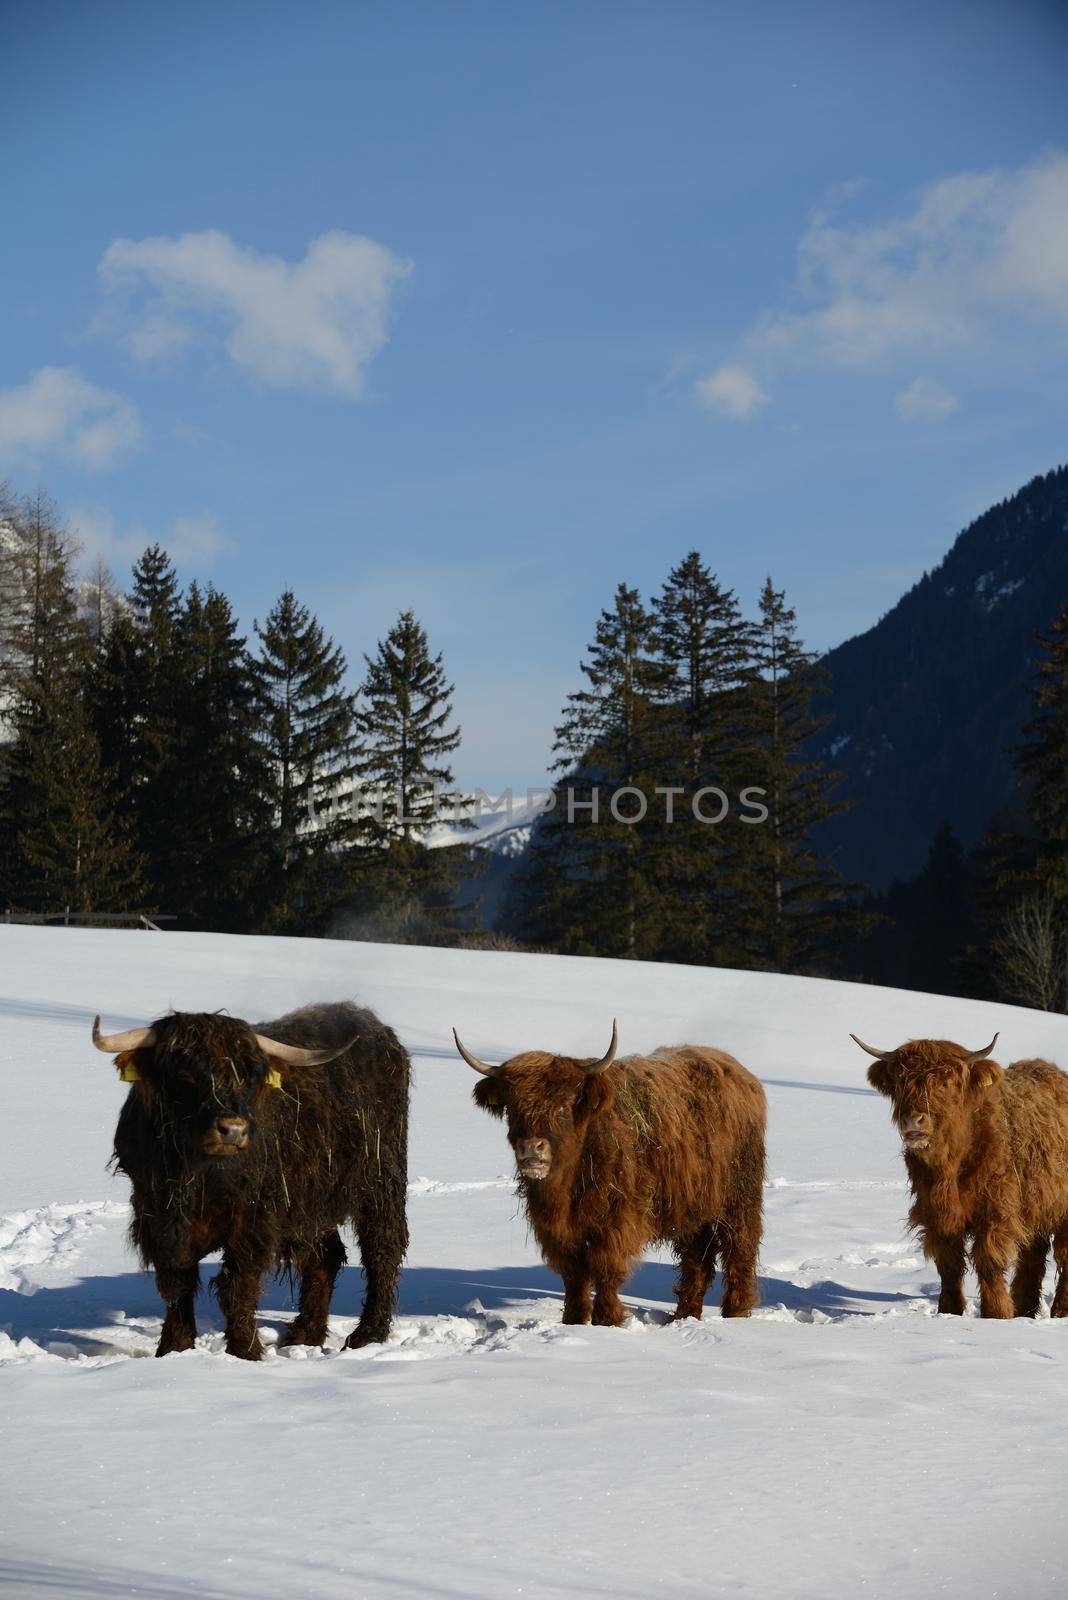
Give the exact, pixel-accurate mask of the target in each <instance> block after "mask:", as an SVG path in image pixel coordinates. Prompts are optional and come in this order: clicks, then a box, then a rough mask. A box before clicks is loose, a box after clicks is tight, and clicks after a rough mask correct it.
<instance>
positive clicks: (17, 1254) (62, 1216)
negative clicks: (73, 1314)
mask: <svg viewBox="0 0 1068 1600" xmlns="http://www.w3.org/2000/svg"><path fill="white" fill-rule="evenodd" d="M129 1209H130V1208H129V1206H127V1205H124V1204H122V1203H121V1202H118V1201H115V1200H90V1201H80V1202H79V1203H78V1204H77V1205H61V1204H59V1203H58V1202H56V1203H54V1204H52V1205H48V1206H38V1207H37V1208H36V1210H33V1211H14V1212H11V1213H9V1215H7V1216H6V1217H0V1289H13V1290H15V1292H16V1293H17V1294H33V1293H34V1292H35V1290H36V1289H38V1288H39V1287H40V1285H39V1283H38V1282H37V1281H36V1280H35V1276H34V1274H35V1273H36V1272H40V1271H41V1270H42V1269H43V1268H52V1267H57V1266H66V1265H67V1264H68V1263H69V1262H71V1261H72V1260H73V1259H74V1258H75V1257H76V1256H77V1255H78V1254H79V1253H80V1251H81V1248H82V1245H83V1244H84V1243H85V1241H86V1239H87V1238H88V1237H89V1235H90V1234H92V1233H95V1232H96V1231H97V1230H98V1229H99V1228H101V1227H102V1226H104V1225H105V1224H106V1223H107V1222H108V1221H110V1220H111V1219H113V1218H122V1219H123V1220H124V1221H125V1219H126V1217H128V1215H129Z"/></svg>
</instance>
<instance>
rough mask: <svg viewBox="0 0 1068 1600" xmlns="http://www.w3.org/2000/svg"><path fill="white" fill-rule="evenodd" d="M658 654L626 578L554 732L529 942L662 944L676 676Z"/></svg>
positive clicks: (531, 886) (533, 870)
mask: <svg viewBox="0 0 1068 1600" xmlns="http://www.w3.org/2000/svg"><path fill="white" fill-rule="evenodd" d="M655 652H656V632H655V628H654V624H653V618H652V616H651V614H650V612H649V611H648V610H647V608H646V607H645V606H644V605H643V604H642V601H641V597H640V595H639V593H638V591H637V590H636V589H631V588H628V587H627V585H626V584H620V585H619V587H618V589H617V590H616V594H615V598H614V602H613V605H612V607H611V609H610V610H607V611H602V613H601V616H600V619H599V621H598V623H597V627H596V632H595V637H594V640H593V643H592V645H591V646H590V651H589V661H587V662H583V663H582V672H583V674H584V675H585V677H586V680H587V684H588V687H587V688H585V689H581V690H578V691H577V692H576V693H574V694H571V695H569V696H568V700H567V705H566V707H565V710H564V716H563V720H562V722H561V724H560V726H559V727H558V728H557V730H556V745H555V749H556V752H557V757H558V759H557V761H556V764H555V768H554V770H555V771H556V772H558V773H559V774H561V776H560V778H559V779H558V781H557V783H556V785H555V789H554V805H553V808H552V809H551V810H550V811H549V812H548V813H547V814H546V815H545V816H544V817H543V818H542V819H541V820H540V822H539V826H538V828H537V829H536V831H535V836H534V839H533V841H532V847H531V860H530V865H529V867H528V870H527V872H526V874H525V875H524V888H523V901H524V911H523V922H524V929H525V932H526V934H527V936H528V937H529V938H530V939H532V940H533V941H534V942H537V943H541V944H547V945H549V946H550V947H552V948H554V949H558V950H562V951H567V952H573V953H576V954H597V955H612V956H626V957H652V956H655V955H657V954H658V953H659V951H660V948H661V944H662V939H663V933H664V923H663V911H664V892H665V884H664V878H663V874H662V866H663V860H664V851H665V848H666V843H665V841H666V836H667V835H669V834H670V826H669V825H665V824H664V822H663V820H662V819H663V809H662V808H663V799H662V797H661V796H658V795H657V794H656V789H657V787H658V786H659V785H660V784H661V782H662V777H661V774H662V757H663V736H664V697H665V693H666V690H667V687H668V684H669V681H670V680H669V675H668V674H667V673H666V672H665V669H664V667H663V665H662V663H661V662H660V661H659V660H658V659H657V656H656V653H655ZM620 790H629V791H631V793H629V794H627V795H625V796H624V795H621V794H619V791H620ZM613 801H614V802H615V809H614V810H613ZM632 818H640V820H635V821H632V820H628V819H632Z"/></svg>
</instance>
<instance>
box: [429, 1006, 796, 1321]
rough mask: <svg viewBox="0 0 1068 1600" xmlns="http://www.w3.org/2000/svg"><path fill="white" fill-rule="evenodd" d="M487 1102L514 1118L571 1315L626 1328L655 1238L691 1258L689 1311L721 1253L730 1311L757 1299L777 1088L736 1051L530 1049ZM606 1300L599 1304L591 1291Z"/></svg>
mask: <svg viewBox="0 0 1068 1600" xmlns="http://www.w3.org/2000/svg"><path fill="white" fill-rule="evenodd" d="M454 1037H455V1038H456V1047H457V1049H458V1050H459V1052H460V1054H461V1055H462V1056H463V1058H464V1060H465V1061H466V1062H467V1064H468V1066H471V1067H474V1069H475V1071H476V1072H480V1073H482V1075H483V1080H482V1082H481V1083H479V1084H476V1085H475V1090H474V1099H475V1104H476V1105H478V1106H481V1107H482V1109H483V1110H484V1111H488V1112H490V1114H491V1115H492V1116H495V1117H503V1118H504V1119H505V1120H506V1122H507V1124H508V1140H509V1143H510V1144H511V1146H512V1148H513V1150H514V1151H515V1157H516V1165H517V1168H518V1172H519V1189H520V1193H521V1194H522V1196H523V1200H524V1202H525V1205H526V1211H527V1216H528V1218H529V1220H530V1225H531V1228H532V1229H533V1231H534V1236H535V1238H536V1239H537V1241H538V1245H539V1247H540V1249H541V1252H542V1255H543V1257H544V1259H545V1262H546V1264H547V1265H548V1266H549V1267H551V1268H552V1270H553V1271H554V1272H558V1273H559V1274H560V1276H561V1278H563V1280H564V1317H563V1320H564V1321H565V1322H589V1321H590V1319H591V1309H592V1320H593V1322H594V1323H596V1324H598V1325H600V1326H602V1327H609V1328H617V1327H619V1326H620V1324H621V1323H622V1322H623V1321H624V1319H625V1316H626V1312H625V1311H624V1308H623V1305H622V1302H621V1301H620V1298H619V1290H620V1288H621V1286H622V1285H623V1283H624V1282H625V1281H626V1279H627V1278H628V1277H629V1276H630V1274H631V1272H632V1270H633V1268H634V1266H635V1264H636V1262H637V1261H638V1259H639V1257H640V1255H641V1252H642V1250H643V1248H644V1247H645V1246H646V1245H648V1244H654V1243H661V1242H663V1243H670V1244H671V1245H672V1246H673V1247H674V1249H675V1253H676V1256H677V1257H678V1261H679V1269H680V1270H679V1279H678V1283H677V1284H676V1286H675V1293H676V1295H677V1297H678V1304H677V1307H676V1310H675V1317H676V1319H679V1318H682V1317H699V1316H700V1315H701V1310H702V1306H703V1303H704V1297H705V1293H706V1291H707V1289H708V1286H709V1284H710V1283H711V1281H712V1278H713V1276H714V1274H715V1271H716V1261H717V1257H718V1258H719V1261H720V1265H721V1268H722V1272H723V1301H722V1308H723V1315H724V1316H725V1317H745V1316H748V1315H749V1312H750V1311H751V1309H752V1308H753V1306H754V1305H755V1304H756V1302H757V1287H756V1258H757V1248H758V1246H759V1244H760V1231H761V1207H762V1203H763V1185H764V1124H765V1119H766V1104H765V1099H764V1090H763V1088H762V1087H761V1085H760V1083H759V1082H758V1081H757V1079H756V1078H754V1077H753V1076H752V1074H751V1073H749V1072H747V1071H746V1070H745V1068H744V1067H743V1066H741V1065H740V1063H739V1062H737V1061H735V1059H734V1057H733V1056H729V1055H727V1054H726V1052H725V1051H722V1050H707V1049H704V1048H703V1047H702V1046H700V1045H693V1044H684V1045H675V1046H673V1047H671V1048H662V1049H660V1050H655V1051H654V1052H653V1054H652V1055H651V1056H624V1057H622V1058H620V1059H619V1060H618V1061H617V1060H616V1047H617V1038H618V1036H617V1032H616V1027H615V1024H614V1023H613V1025H612V1043H611V1046H610V1047H609V1050H608V1052H607V1054H606V1055H604V1056H602V1057H601V1059H600V1060H599V1061H578V1060H573V1059H572V1058H571V1057H569V1056H557V1055H549V1054H547V1053H546V1052H544V1051H536V1050H532V1051H527V1052H526V1053H525V1054H523V1055H517V1056H513V1057H512V1058H511V1059H510V1060H509V1061H505V1062H503V1063H502V1064H501V1065H499V1066H489V1065H487V1063H486V1062H484V1061H479V1060H478V1059H477V1058H476V1057H475V1056H473V1055H471V1054H470V1053H469V1052H468V1051H467V1050H465V1049H464V1047H463V1045H462V1044H461V1043H460V1040H459V1037H458V1036H457V1035H456V1034H455V1032H454ZM591 1287H592V1289H593V1304H592V1308H591V1304H590V1289H591Z"/></svg>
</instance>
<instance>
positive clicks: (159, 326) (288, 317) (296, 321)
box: [100, 230, 411, 399]
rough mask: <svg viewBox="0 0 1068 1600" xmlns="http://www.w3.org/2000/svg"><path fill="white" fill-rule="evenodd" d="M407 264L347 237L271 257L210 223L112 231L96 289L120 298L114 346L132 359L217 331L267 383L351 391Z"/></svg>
mask: <svg viewBox="0 0 1068 1600" xmlns="http://www.w3.org/2000/svg"><path fill="white" fill-rule="evenodd" d="M410 271H411V263H410V262H407V261H403V260H401V258H400V257H399V256H397V255H395V254H394V253H393V251H392V250H389V249H388V248H387V247H386V246H385V245H381V244H377V243H376V242H375V241H374V240H373V239H365V238H361V237H359V236H358V235H356V234H351V233H341V232H333V233H324V234H322V235H321V236H320V237H319V238H317V239H313V240H312V241H311V242H310V244H309V245H308V248H307V250H306V251H305V254H304V258H303V260H301V261H297V262H288V261H283V260H282V258H281V257H280V256H269V255H262V254H260V253H259V252H258V251H256V250H251V249H245V248H244V247H242V246H241V245H239V244H236V243H235V242H234V240H233V239H231V238H230V237H229V235H228V234H225V233H220V232H218V231H215V230H206V231H205V232H202V233H186V234H183V235H182V236H181V237H180V238H177V239H170V238H165V237H160V236H157V237H155V238H149V239H140V240H133V239H116V240H115V241H114V242H113V243H112V244H110V245H109V246H108V248H107V250H106V251H105V252H104V256H103V258H102V260H101V262H100V273H101V277H102V278H103V281H104V283H105V285H106V287H107V288H108V289H109V290H111V291H113V292H124V293H126V294H127V295H128V296H129V304H130V311H131V314H132V318H133V322H132V326H131V327H130V329H129V331H128V333H127V335H126V342H127V344H128V345H129V347H130V349H131V350H132V351H133V353H134V355H136V356H137V357H138V358H139V359H141V360H153V359H157V358H159V357H161V356H165V355H170V354H172V353H173V352H174V351H175V350H176V349H177V348H179V347H180V346H181V345H183V344H186V343H189V342H190V341H192V340H193V339H211V338H218V337H219V336H220V335H221V336H222V339H223V342H224V345H225V348H226V350H227V352H228V354H229V356H230V357H231V359H232V360H233V361H234V362H235V363H236V365H237V366H239V367H241V368H243V369H244V370H245V371H246V372H249V373H251V374H252V375H253V376H254V377H256V378H258V379H260V380H261V381H262V382H263V383H266V384H270V385H271V386H272V387H274V388H293V389H302V390H310V391H315V392H322V393H329V394H340V395H344V396H346V397H347V398H348V399H356V398H357V397H358V396H359V395H360V394H361V393H362V391H363V387H364V378H365V370H366V368H367V365H368V363H369V362H370V361H371V360H372V359H373V358H374V356H375V355H376V354H377V353H378V351H379V350H380V349H381V348H382V346H383V345H384V344H385V343H386V340H387V339H388V337H389V324H390V308H391V300H392V297H393V294H394V291H395V290H396V288H397V286H398V284H399V283H400V282H401V281H402V280H403V279H404V278H405V277H406V276H407V275H408V273H409V272H410Z"/></svg>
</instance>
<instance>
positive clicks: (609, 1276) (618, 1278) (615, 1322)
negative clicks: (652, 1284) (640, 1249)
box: [588, 1246, 630, 1328]
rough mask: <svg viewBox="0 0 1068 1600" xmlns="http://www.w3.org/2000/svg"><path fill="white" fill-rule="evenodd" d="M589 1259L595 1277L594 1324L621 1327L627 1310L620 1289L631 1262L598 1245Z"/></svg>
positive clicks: (599, 1326) (591, 1272)
mask: <svg viewBox="0 0 1068 1600" xmlns="http://www.w3.org/2000/svg"><path fill="white" fill-rule="evenodd" d="M588 1260H589V1266H590V1276H591V1277H592V1279H593V1316H592V1319H591V1320H592V1322H593V1325H594V1327H595V1328H621V1327H622V1326H623V1324H624V1323H625V1322H626V1320H627V1310H626V1307H625V1306H624V1304H623V1302H622V1300H621V1299H620V1298H619V1291H620V1289H621V1288H622V1287H623V1285H624V1283H625V1282H626V1281H627V1276H628V1271H629V1266H630V1263H629V1262H627V1261H620V1260H619V1258H618V1256H616V1255H614V1254H609V1253H607V1252H603V1251H601V1250H598V1249H597V1248H596V1246H595V1247H594V1248H593V1249H591V1250H590V1252H589V1257H588Z"/></svg>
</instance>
